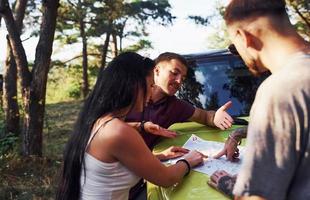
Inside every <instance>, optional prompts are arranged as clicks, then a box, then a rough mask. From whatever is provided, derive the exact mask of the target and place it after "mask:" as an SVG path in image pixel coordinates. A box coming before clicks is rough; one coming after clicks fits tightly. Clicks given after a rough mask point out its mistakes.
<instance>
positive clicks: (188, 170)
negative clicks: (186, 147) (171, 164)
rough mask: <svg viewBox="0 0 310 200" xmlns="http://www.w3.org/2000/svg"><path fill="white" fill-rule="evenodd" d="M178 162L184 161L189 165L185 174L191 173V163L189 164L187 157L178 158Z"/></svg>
mask: <svg viewBox="0 0 310 200" xmlns="http://www.w3.org/2000/svg"><path fill="white" fill-rule="evenodd" d="M178 162H184V163H185V164H186V166H187V171H186V173H185V174H184V176H187V175H188V174H189V172H190V171H191V165H190V164H189V162H188V161H187V160H186V159H180V160H178V161H177V162H176V163H178Z"/></svg>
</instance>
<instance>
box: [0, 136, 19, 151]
mask: <svg viewBox="0 0 310 200" xmlns="http://www.w3.org/2000/svg"><path fill="white" fill-rule="evenodd" d="M17 140H18V137H17V136H15V135H14V134H13V133H9V134H7V135H5V137H3V138H1V139H0V157H1V156H2V155H4V154H6V153H8V151H10V150H12V149H13V147H14V144H16V141H17Z"/></svg>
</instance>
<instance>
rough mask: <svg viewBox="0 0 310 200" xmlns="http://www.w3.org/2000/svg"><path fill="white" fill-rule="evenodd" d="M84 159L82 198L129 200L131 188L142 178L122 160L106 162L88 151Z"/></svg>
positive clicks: (91, 199) (83, 199)
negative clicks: (123, 163)
mask: <svg viewBox="0 0 310 200" xmlns="http://www.w3.org/2000/svg"><path fill="white" fill-rule="evenodd" d="M104 125H105V124H104ZM99 128H100V127H99ZM99 128H98V129H99ZM98 129H97V130H96V132H95V133H94V134H93V136H92V137H91V139H90V141H89V143H90V142H91V140H92V138H93V137H94V136H95V135H96V133H97V132H98ZM84 161H85V171H84V168H83V167H82V171H81V177H80V184H81V190H80V191H81V193H80V199H81V200H128V196H129V189H130V188H131V187H133V186H134V185H135V184H136V183H138V181H139V180H140V178H139V177H138V176H136V175H135V174H134V173H133V172H131V171H130V170H129V169H127V168H126V167H125V166H124V165H122V164H121V163H120V162H113V163H105V162H102V161H100V160H98V159H96V158H95V157H93V156H92V155H90V154H88V153H87V152H85V157H84ZM84 172H85V173H86V176H85V173H84Z"/></svg>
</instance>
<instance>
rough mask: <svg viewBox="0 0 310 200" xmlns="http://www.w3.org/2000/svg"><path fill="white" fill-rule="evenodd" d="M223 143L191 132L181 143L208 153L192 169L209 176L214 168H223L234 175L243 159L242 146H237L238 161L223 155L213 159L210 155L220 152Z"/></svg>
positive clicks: (186, 146)
mask: <svg viewBox="0 0 310 200" xmlns="http://www.w3.org/2000/svg"><path fill="white" fill-rule="evenodd" d="M224 145H225V143H222V142H213V141H206V140H203V139H201V138H200V137H198V136H196V135H194V134H192V136H191V137H190V138H189V139H188V140H187V141H186V142H185V144H184V145H183V147H184V148H186V149H189V150H197V151H200V152H201V153H203V154H205V155H208V158H207V159H205V160H204V164H203V165H201V166H198V167H195V168H193V170H194V171H198V172H201V173H204V174H208V175H209V176H211V175H212V174H213V172H215V171H216V170H225V171H227V172H228V173H230V174H232V175H234V174H237V173H238V172H239V169H240V165H241V163H242V160H243V153H244V147H241V146H239V147H238V148H239V153H240V156H239V158H240V161H239V162H230V161H228V160H226V157H225V156H223V157H221V158H219V159H213V158H212V157H213V156H214V155H216V154H217V153H218V152H220V151H221V150H222V149H223V148H224ZM181 158H182V157H180V158H176V159H171V160H168V161H166V162H168V163H170V164H174V163H175V162H176V161H178V160H179V159H181Z"/></svg>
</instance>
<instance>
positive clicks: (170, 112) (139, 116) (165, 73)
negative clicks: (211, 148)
mask: <svg viewBox="0 0 310 200" xmlns="http://www.w3.org/2000/svg"><path fill="white" fill-rule="evenodd" d="M155 64H156V66H155V68H154V82H155V85H154V87H153V90H152V96H151V101H150V102H147V105H146V106H145V108H144V111H143V112H140V113H130V114H129V115H128V116H127V117H126V121H127V122H131V125H132V126H135V127H136V128H137V129H139V131H140V132H141V135H142V137H143V139H144V141H145V142H146V144H147V145H148V147H149V148H150V149H152V148H153V147H154V146H155V145H156V144H157V143H158V139H159V138H161V136H165V137H175V136H176V133H174V132H172V131H169V130H167V128H168V127H169V126H171V125H172V124H174V123H177V122H185V121H194V122H198V123H201V124H205V125H208V126H214V127H218V128H220V129H222V130H225V129H227V128H230V127H231V125H232V122H233V119H232V118H231V116H230V115H229V114H228V113H227V112H226V109H228V108H229V107H230V106H231V102H227V103H226V104H225V105H224V106H222V107H221V108H219V109H218V110H217V111H206V110H203V109H200V108H195V107H194V106H193V105H191V104H190V103H188V102H186V101H184V100H181V99H178V98H177V97H176V96H175V93H176V92H177V91H178V90H179V89H180V87H181V85H182V83H183V81H184V79H185V77H186V75H187V68H188V64H187V62H186V60H185V58H184V57H182V56H181V55H179V54H176V53H171V52H166V53H162V54H160V55H159V56H158V57H157V58H156V60H155ZM184 153H187V151H186V150H185V149H183V148H169V149H168V150H167V151H166V152H165V153H161V154H160V156H158V158H159V159H170V158H172V157H178V156H181V155H183V154H184Z"/></svg>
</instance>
